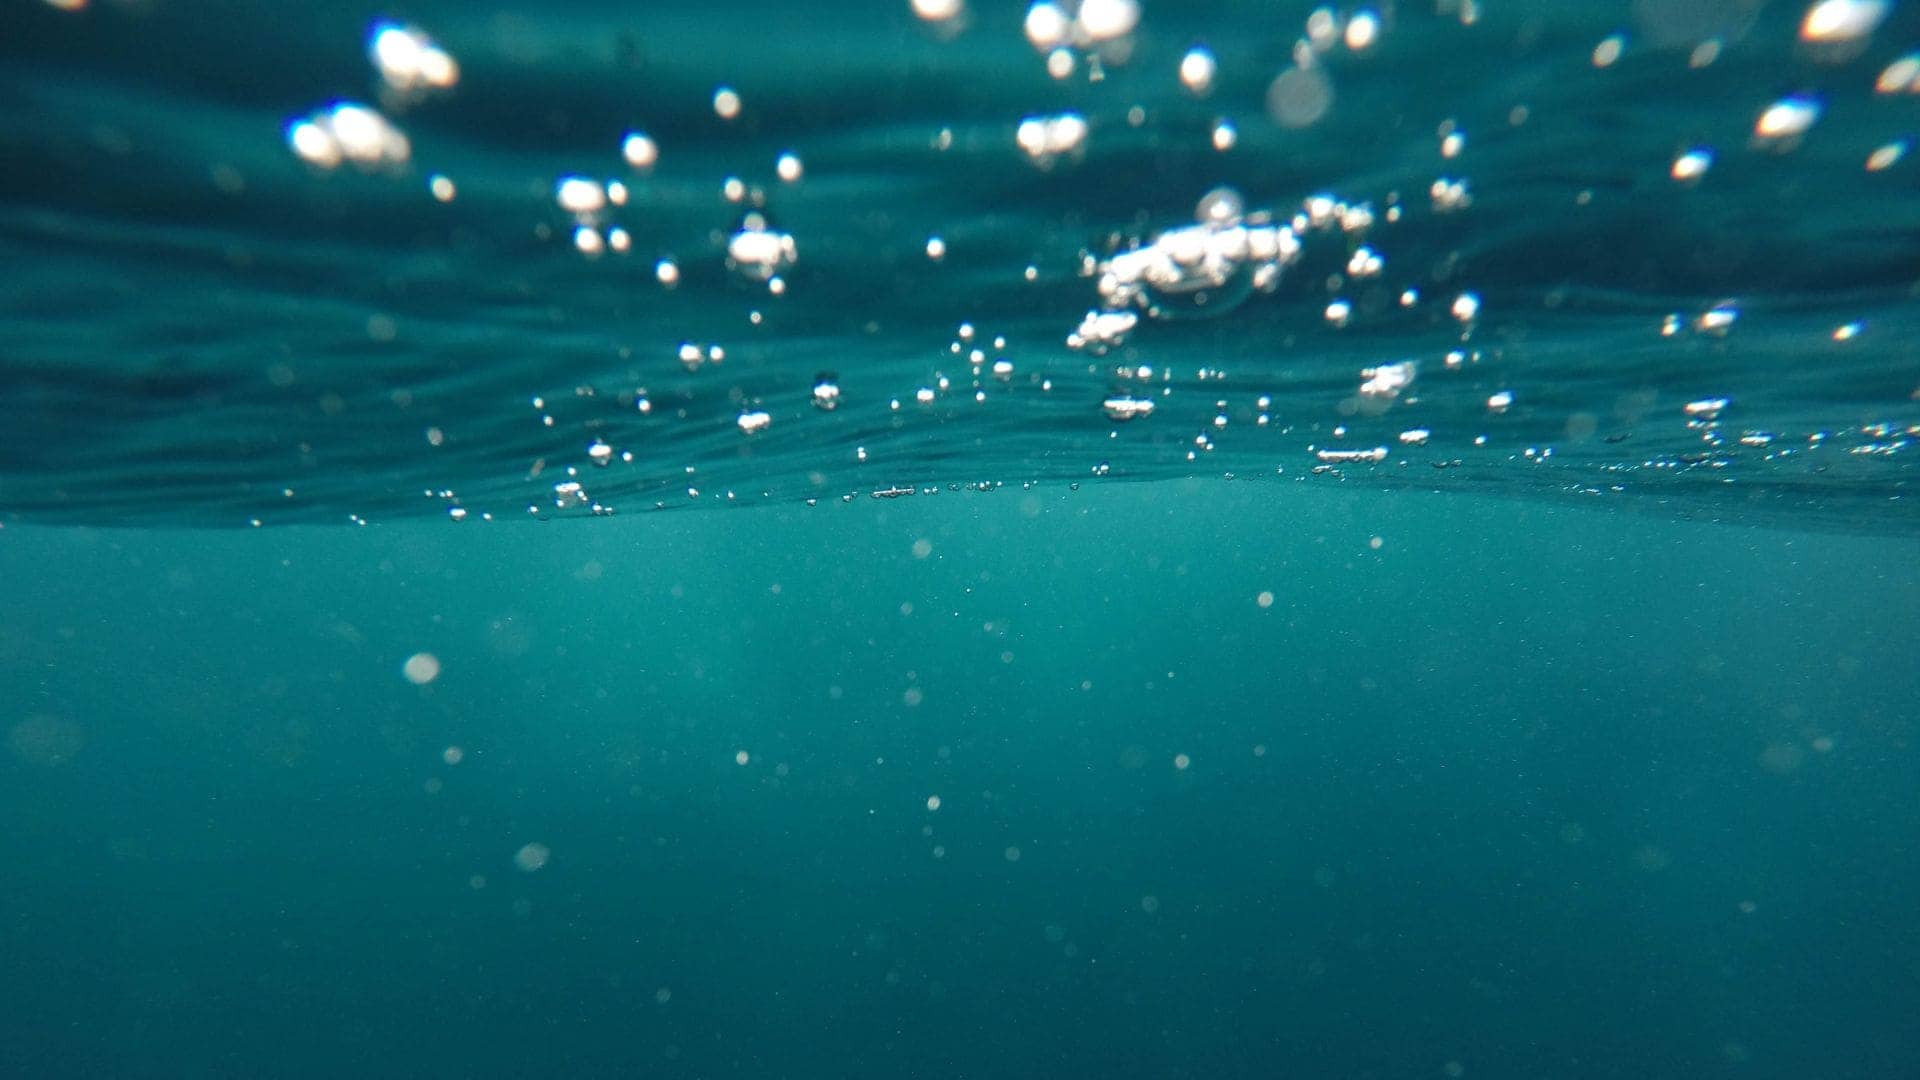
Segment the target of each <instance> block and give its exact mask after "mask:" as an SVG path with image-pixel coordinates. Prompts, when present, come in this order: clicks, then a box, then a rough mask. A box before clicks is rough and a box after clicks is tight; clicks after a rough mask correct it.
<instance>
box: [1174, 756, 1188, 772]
mask: <svg viewBox="0 0 1920 1080" xmlns="http://www.w3.org/2000/svg"><path fill="white" fill-rule="evenodd" d="M1192 764H1193V759H1192V758H1190V757H1188V756H1187V755H1185V754H1175V755H1173V767H1174V768H1176V769H1179V770H1180V771H1182V772H1185V771H1186V770H1187V767H1188V766H1190V765H1192Z"/></svg>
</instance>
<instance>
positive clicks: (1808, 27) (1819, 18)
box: [1800, 0, 1889, 41]
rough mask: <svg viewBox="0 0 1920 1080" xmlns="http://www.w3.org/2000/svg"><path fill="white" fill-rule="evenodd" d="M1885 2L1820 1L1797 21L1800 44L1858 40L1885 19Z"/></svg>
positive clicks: (1886, 4) (1853, 0)
mask: <svg viewBox="0 0 1920 1080" xmlns="http://www.w3.org/2000/svg"><path fill="white" fill-rule="evenodd" d="M1888 7H1889V5H1888V3H1887V0H1820V2H1819V3H1817V4H1815V5H1813V6H1812V7H1810V8H1808V9H1807V15H1806V18H1804V19H1802V20H1801V22H1800V39H1801V40H1802V41H1857V40H1859V39H1860V38H1863V37H1866V36H1867V35H1868V34H1871V33H1873V31H1874V28H1875V27H1877V26H1879V25H1880V21H1881V20H1882V19H1885V18H1886V17H1887V9H1888Z"/></svg>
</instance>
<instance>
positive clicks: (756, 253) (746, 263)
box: [727, 211, 799, 293]
mask: <svg viewBox="0 0 1920 1080" xmlns="http://www.w3.org/2000/svg"><path fill="white" fill-rule="evenodd" d="M798 257H799V249H798V248H797V247H796V246H795V244H794V242H793V237H792V236H791V235H789V234H787V233H784V232H781V231H780V230H779V229H776V228H774V227H773V226H772V225H771V224H770V223H769V222H768V221H767V218H766V215H765V214H762V213H760V212H759V211H751V212H749V213H748V214H747V215H746V216H745V217H743V218H741V221H740V227H739V229H737V230H735V231H734V234H733V235H732V236H731V237H729V238H728V240H727V266H728V267H730V268H731V269H733V270H734V272H736V273H738V274H740V275H741V276H742V277H745V278H747V279H749V280H751V281H763V282H766V283H767V285H768V288H769V289H771V290H772V291H773V292H775V293H778V292H781V291H782V289H783V286H782V285H781V284H780V280H781V279H780V276H779V275H780V272H781V271H782V270H785V269H786V268H787V267H789V266H792V265H793V263H794V260H795V259H797V258H798Z"/></svg>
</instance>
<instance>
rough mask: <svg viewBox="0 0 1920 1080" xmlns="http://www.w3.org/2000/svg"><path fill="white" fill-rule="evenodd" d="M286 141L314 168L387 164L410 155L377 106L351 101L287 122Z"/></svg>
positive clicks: (408, 147) (370, 167)
mask: <svg viewBox="0 0 1920 1080" xmlns="http://www.w3.org/2000/svg"><path fill="white" fill-rule="evenodd" d="M287 145H288V146H290V147H292V148H293V152H294V153H295V154H296V155H298V156H299V158H300V160H302V161H304V162H306V163H307V164H309V165H311V166H313V167H314V168H317V169H334V168H337V167H339V166H340V165H342V164H351V165H354V166H357V167H359V168H361V169H366V170H373V169H379V168H389V167H394V166H399V165H404V164H406V162H407V160H408V159H409V158H411V157H412V156H413V144H412V143H411V142H409V141H408V139H407V136H406V134H405V133H403V132H402V131H401V130H400V129H399V128H397V127H395V126H394V125H393V122H392V121H390V120H388V119H387V118H386V117H385V116H382V115H381V114H380V113H379V111H378V110H375V109H373V108H371V107H369V106H366V105H361V104H357V103H355V102H340V103H339V104H336V105H333V106H331V107H329V108H326V109H322V110H320V111H319V112H316V113H314V114H313V115H311V116H309V117H307V118H306V119H304V120H296V121H294V122H293V123H291V124H289V125H287Z"/></svg>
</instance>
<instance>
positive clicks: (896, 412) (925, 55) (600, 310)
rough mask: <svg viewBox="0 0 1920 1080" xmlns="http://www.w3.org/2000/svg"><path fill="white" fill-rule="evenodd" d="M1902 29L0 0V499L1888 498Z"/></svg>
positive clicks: (1905, 243)
mask: <svg viewBox="0 0 1920 1080" xmlns="http://www.w3.org/2000/svg"><path fill="white" fill-rule="evenodd" d="M1823 8H1824V9H1825V10H1819V9H1823ZM1036 12H1038V14H1036ZM1816 16H1818V17H1817V18H1816ZM1917 29H1920V22H1917V21H1916V10H1915V8H1914V7H1913V6H1912V5H1890V4H1874V3H1864V2H1858V0H1856V2H1853V3H1849V4H1841V5H1838V6H1835V5H1813V7H1812V8H1803V7H1794V6H1789V5H1780V4H1773V5H1761V4H1757V3H1747V2H1742V0H1713V2H1708V3H1693V4H1680V3H1669V2H1664V0H1639V2H1635V3H1632V4H1585V3H1581V4H1501V3H1478V2H1476V0H1440V2H1438V3H1390V4H1383V5H1380V6H1378V7H1377V8H1364V7H1363V8H1355V9H1352V10H1347V9H1344V8H1338V9H1336V8H1331V7H1329V8H1319V9H1316V8H1314V7H1312V6H1311V5H1291V6H1288V5H1280V6H1275V5H1272V4H1268V3H1220V4H1210V5H1197V4H1171V3H1169V4H1146V5H1137V4H1133V3H1131V2H1130V0H1126V2H1114V0H1090V2H1088V3H1085V4H1078V5H1076V4H1065V5H1061V6H1057V7H1056V6H1055V5H1052V4H1038V5H1032V6H1030V7H1022V6H1020V5H1005V6H1002V5H986V4H979V5H973V6H967V5H962V4H958V3H950V2H947V0H927V2H926V3H922V4H919V5H913V4H908V3H906V2H904V0H901V2H893V0H889V2H885V3H881V2H871V3H853V4H834V5H830V6H827V7H824V8H820V9H815V8H813V7H812V6H809V5H788V4H759V5H746V6H733V7H720V8H718V9H716V8H715V7H714V6H713V5H696V4H679V3H670V4H648V5H644V6H641V7H635V6H632V5H594V4H585V5H570V6H566V7H563V8H554V7H544V8H538V7H536V8H526V7H522V8H476V7H472V6H470V5H464V4H436V3H422V4H415V5H411V6H410V7H409V9H408V11H407V12H406V19H404V20H399V19H396V18H394V13H392V12H388V11H385V10H384V9H376V8H374V7H370V6H368V7H361V6H358V5H352V4H349V5H328V6H325V7H313V8H300V9H298V10H285V9H282V8H281V7H277V6H260V5H251V4H240V3H211V4H192V5H182V4H172V3H132V2H115V0H96V2H94V3H91V4H88V3H82V2H79V0H62V2H57V3H56V2H51V0H50V2H48V3H18V4H14V5H11V6H10V7H9V8H8V9H7V11H6V12H5V13H4V15H0V401H3V402H4V403H5V408H6V420H7V428H8V430H7V432H6V435H5V437H4V438H0V514H5V515H6V516H7V517H8V518H9V519H12V520H20V521H40V522H49V523H57V522H84V523H100V524H175V525H205V526H219V527H226V526H232V527H242V526H247V525H251V524H261V525H274V524H284V523H291V522H321V523H347V522H353V521H364V522H374V521H383V520H396V519H400V518H411V517H420V516H427V515H431V516H438V517H445V518H451V519H455V520H459V521H463V522H465V523H469V524H471V523H477V522H483V521H489V520H491V521H498V520H502V519H506V518H525V517H528V516H536V517H554V516H571V515H580V516H586V515H592V514H605V513H637V512H645V511H652V510H655V509H665V508H685V507H710V506H718V505H738V504H744V503H764V502H768V501H785V502H800V501H803V500H809V499H811V500H817V501H820V502H823V503H832V502H839V501H841V500H844V499H846V498H848V497H854V498H861V499H865V498H870V497H872V495H873V494H874V493H875V492H886V493H904V492H913V493H917V494H922V495H924V494H930V493H942V494H945V493H951V492H956V491H963V490H970V491H973V492H974V493H976V494H978V493H980V492H982V491H992V490H997V489H1001V488H1005V487H1007V486H1010V485H1011V486H1028V485H1034V484H1040V485H1066V484H1073V483H1083V484H1084V483H1115V482H1122V481H1129V480H1160V479H1167V478H1174V477H1189V476H1191V477H1216V478H1223V479H1224V478H1228V477H1231V478H1233V479H1234V480H1236V481H1238V480H1247V481H1260V482H1263V483H1267V484H1270V485H1272V486H1273V487H1274V491H1275V497H1284V494H1285V492H1286V490H1287V489H1288V485H1294V484H1323V485H1330V484H1349V485H1364V486H1376V487H1398V488H1406V487H1418V488H1431V489H1440V490H1460V491H1467V492H1490V493H1500V494H1503V495H1512V496H1517V497H1521V498H1525V499H1552V500H1573V501H1589V502H1594V503H1596V504H1600V505H1604V506H1609V507H1618V508H1621V509H1631V510H1636V511H1643V510H1644V511H1650V512H1654V513H1658V514H1665V515H1677V516H1686V517H1706V518H1729V519H1741V520H1756V521H1777V522H1783V523H1789V524H1797V525H1803V526H1812V527H1820V528H1828V529H1839V530H1845V531H1864V532H1876V533H1887V532H1893V533H1911V532H1912V531H1914V530H1915V529H1916V528H1920V518H1916V513H1915V502H1914V499H1913V497H1912V492H1911V480H1912V474H1913V465H1912V462H1913V460H1914V457H1913V454H1914V452H1915V451H1914V448H1913V447H1914V443H1915V439H1916V425H1920V402H1916V400H1915V395H1916V393H1920V345H1917V344H1916V342H1920V325H1917V324H1920V317H1916V306H1915V301H1914V296H1915V289H1916V287H1920V197H1917V196H1920V173H1916V172H1915V169H1916V167H1920V166H1917V165H1916V161H1915V160H1914V159H1913V158H1911V157H1910V156H1909V155H1908V153H1907V151H1908V148H1909V146H1910V143H1911V140H1912V138H1913V136H1914V129H1915V125H1916V119H1917V118H1920V92H1917V90H1920V83H1917V82H1916V81H1915V74H1914V73H1915V70H1920V60H1916V59H1915V57H1914V50H1915V48H1916V47H1917V46H1920V32H1917Z"/></svg>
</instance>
